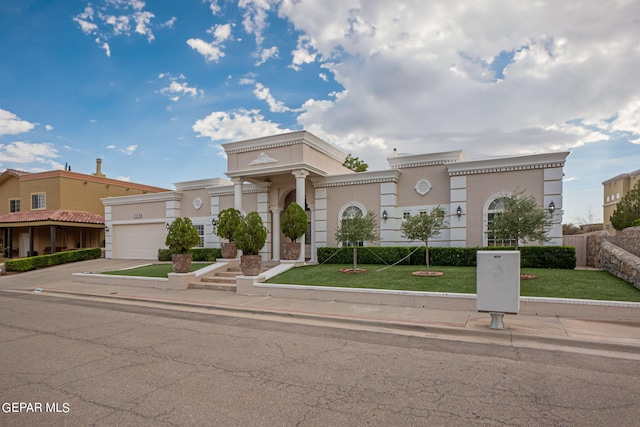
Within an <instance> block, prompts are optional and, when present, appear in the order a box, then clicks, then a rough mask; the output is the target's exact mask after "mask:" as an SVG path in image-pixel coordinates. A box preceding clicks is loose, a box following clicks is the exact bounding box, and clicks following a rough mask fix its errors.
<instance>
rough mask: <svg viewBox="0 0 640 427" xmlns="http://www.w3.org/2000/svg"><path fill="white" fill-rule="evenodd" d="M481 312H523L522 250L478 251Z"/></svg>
mask: <svg viewBox="0 0 640 427" xmlns="http://www.w3.org/2000/svg"><path fill="white" fill-rule="evenodd" d="M477 264H478V268H477V282H476V293H477V294H478V311H485V312H495V313H508V314H517V313H518V311H520V251H478V253H477Z"/></svg>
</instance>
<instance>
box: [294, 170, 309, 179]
mask: <svg viewBox="0 0 640 427" xmlns="http://www.w3.org/2000/svg"><path fill="white" fill-rule="evenodd" d="M291 174H292V175H293V176H295V177H296V178H306V177H307V176H308V175H309V171H306V170H304V169H296V170H293V171H291Z"/></svg>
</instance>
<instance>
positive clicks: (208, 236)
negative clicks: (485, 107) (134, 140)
mask: <svg viewBox="0 0 640 427" xmlns="http://www.w3.org/2000/svg"><path fill="white" fill-rule="evenodd" d="M223 148H224V150H225V152H226V154H227V172H226V175H227V176H228V177H229V178H231V181H227V180H225V179H221V178H214V179H205V180H200V181H190V182H181V183H177V184H175V186H176V190H175V191H172V192H167V193H161V194H146V195H139V196H125V197H113V198H109V199H102V201H103V203H104V206H105V218H106V224H107V229H108V230H110V231H108V232H107V235H106V256H107V257H108V258H148V259H153V258H156V257H157V250H158V248H164V247H165V245H164V238H165V236H166V228H167V227H168V225H169V223H170V222H172V221H173V220H174V219H175V218H177V217H189V218H191V220H192V221H193V223H194V224H195V226H196V228H197V229H198V232H199V234H200V236H201V242H202V243H201V245H202V246H204V247H219V245H220V240H219V238H218V237H217V236H216V235H215V232H214V227H215V221H216V219H217V218H218V214H219V212H220V211H221V210H223V209H226V208H230V207H235V208H237V209H239V210H241V211H242V212H243V213H245V214H246V213H248V212H250V211H257V212H258V213H259V214H260V215H261V217H262V220H263V221H264V223H265V225H266V226H267V229H268V236H267V243H266V245H265V247H264V248H263V250H262V252H261V254H262V256H263V259H265V260H271V259H272V260H279V259H280V254H281V253H282V251H281V243H284V236H283V235H282V233H281V232H280V218H281V215H282V213H283V211H284V210H285V209H286V207H287V206H288V205H289V204H290V203H291V202H293V201H295V202H297V203H298V204H299V205H301V206H304V207H305V209H306V211H307V215H308V218H309V225H308V232H307V234H306V236H305V238H304V240H303V241H304V242H305V244H306V249H305V251H304V252H305V253H303V255H301V256H304V257H305V258H307V259H310V260H312V261H315V260H316V249H317V248H318V247H323V246H339V245H341V244H342V242H336V241H335V239H334V234H335V230H336V227H337V226H338V224H339V222H340V221H341V219H342V218H343V217H345V216H347V215H350V214H352V213H354V212H357V211H360V212H362V213H363V214H366V213H367V212H368V211H374V212H375V213H376V215H377V217H378V218H379V226H380V235H381V241H380V242H376V243H375V244H376V245H383V246H396V245H421V244H422V243H421V242H410V241H407V240H406V239H404V238H402V233H401V230H400V225H401V223H402V221H403V219H404V218H406V217H408V216H410V215H419V214H420V213H421V212H428V211H429V210H430V209H432V208H433V207H435V206H437V205H441V206H442V207H443V208H444V209H445V211H446V213H447V219H448V224H449V227H448V228H447V229H446V230H443V232H442V234H441V236H440V237H439V238H437V239H434V241H433V245H434V246H458V247H464V246H483V245H492V246H500V245H508V244H512V243H513V242H512V241H496V240H495V239H492V238H491V237H490V236H487V234H486V230H487V223H488V221H489V220H490V219H491V218H492V217H493V215H495V214H496V213H498V212H500V207H501V197H504V196H506V195H508V194H511V193H513V192H524V193H525V194H526V195H532V196H534V197H535V198H536V200H537V201H538V203H539V204H540V205H541V206H544V207H545V208H546V209H549V210H550V211H551V212H552V215H553V227H552V229H551V231H550V234H549V236H550V237H551V241H550V242H549V243H548V244H551V245H561V244H562V226H561V224H562V176H563V167H564V163H565V159H566V157H567V156H568V155H569V152H559V153H546V154H533V155H526V156H517V157H502V158H491V159H485V160H470V161H469V160H466V159H465V157H464V154H463V153H462V152H461V151H448V152H443V153H430V154H416V155H399V154H397V153H395V150H394V156H393V157H390V158H389V159H387V160H388V162H389V169H386V170H380V171H370V172H360V173H355V172H353V171H351V170H349V169H347V168H345V167H344V166H342V163H343V162H344V160H345V158H346V156H347V153H345V152H343V151H342V150H340V149H338V148H336V147H335V146H333V145H330V144H329V143H327V142H325V141H323V140H321V139H319V138H317V137H316V136H314V135H312V134H310V133H309V132H306V131H299V132H293V133H287V134H280V135H273V136H268V137H264V138H257V139H252V140H247V141H239V142H232V143H228V144H223Z"/></svg>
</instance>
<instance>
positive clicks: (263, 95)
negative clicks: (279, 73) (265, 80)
mask: <svg viewBox="0 0 640 427" xmlns="http://www.w3.org/2000/svg"><path fill="white" fill-rule="evenodd" d="M253 93H254V94H255V95H256V98H258V99H261V100H263V101H266V102H267V104H268V105H269V110H270V111H272V112H275V113H282V112H284V111H290V109H289V108H288V107H287V106H285V105H284V103H283V102H282V101H276V99H275V98H274V97H273V95H271V92H270V91H269V88H268V87H265V86H264V85H263V84H261V83H256V88H255V89H254V90H253Z"/></svg>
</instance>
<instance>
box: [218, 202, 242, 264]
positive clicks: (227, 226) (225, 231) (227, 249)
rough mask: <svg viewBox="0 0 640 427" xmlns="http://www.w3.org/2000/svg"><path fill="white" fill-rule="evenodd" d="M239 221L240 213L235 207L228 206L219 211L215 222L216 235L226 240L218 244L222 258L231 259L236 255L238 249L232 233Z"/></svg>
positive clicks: (240, 219) (240, 220)
mask: <svg viewBox="0 0 640 427" xmlns="http://www.w3.org/2000/svg"><path fill="white" fill-rule="evenodd" d="M241 222H242V214H241V213H240V211H239V210H237V209H234V208H228V209H225V210H223V211H221V212H220V215H219V216H218V222H217V224H216V225H217V227H216V235H217V236H218V237H221V238H223V239H227V240H228V242H227V243H225V242H223V243H221V244H220V250H221V251H222V257H223V258H230V259H233V258H235V257H236V256H238V249H237V248H236V245H235V243H234V242H233V235H234V233H235V232H236V230H237V229H238V225H239V224H240V223H241Z"/></svg>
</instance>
